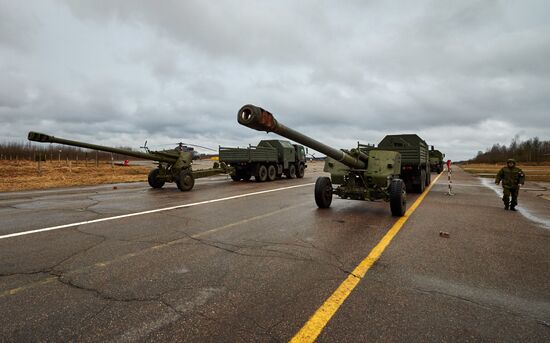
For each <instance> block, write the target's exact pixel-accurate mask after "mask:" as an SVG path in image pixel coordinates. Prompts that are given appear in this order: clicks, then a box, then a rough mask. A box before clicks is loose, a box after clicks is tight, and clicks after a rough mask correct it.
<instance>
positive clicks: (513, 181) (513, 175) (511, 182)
mask: <svg viewBox="0 0 550 343" xmlns="http://www.w3.org/2000/svg"><path fill="white" fill-rule="evenodd" d="M500 181H502V186H503V187H507V188H515V187H517V186H518V184H521V185H523V183H524V182H525V174H523V171H522V170H521V169H520V168H518V167H515V166H514V167H512V168H508V167H507V166H506V167H503V168H502V169H501V170H500V171H499V172H498V173H497V177H496V179H495V183H497V184H498V183H500Z"/></svg>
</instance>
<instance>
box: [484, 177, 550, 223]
mask: <svg viewBox="0 0 550 343" xmlns="http://www.w3.org/2000/svg"><path fill="white" fill-rule="evenodd" d="M479 180H480V182H481V184H482V185H483V186H485V187H487V188H490V189H492V190H493V191H494V192H495V193H496V194H498V196H499V198H502V188H501V186H497V185H496V184H495V183H494V182H493V180H492V179H491V180H489V179H484V178H480V179H479ZM517 210H518V211H519V213H521V214H522V215H523V216H524V217H525V218H527V219H528V220H530V221H532V222H534V223H536V224H538V225H539V226H542V227H543V228H545V229H548V230H550V218H543V217H541V216H540V215H538V214H537V213H535V212H533V211H530V210H528V209H527V208H525V207H524V206H523V205H518V207H517Z"/></svg>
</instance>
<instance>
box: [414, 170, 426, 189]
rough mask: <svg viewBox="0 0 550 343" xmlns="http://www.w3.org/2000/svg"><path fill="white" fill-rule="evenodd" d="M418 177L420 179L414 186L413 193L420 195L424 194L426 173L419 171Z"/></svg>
mask: <svg viewBox="0 0 550 343" xmlns="http://www.w3.org/2000/svg"><path fill="white" fill-rule="evenodd" d="M418 176H419V177H420V180H419V183H418V184H417V185H414V191H415V193H422V192H424V186H426V171H425V170H421V171H420V174H418Z"/></svg>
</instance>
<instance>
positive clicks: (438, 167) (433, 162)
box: [430, 145, 445, 174]
mask: <svg viewBox="0 0 550 343" xmlns="http://www.w3.org/2000/svg"><path fill="white" fill-rule="evenodd" d="M444 157H445V154H444V153H442V152H441V151H439V150H434V146H433V145H432V146H431V149H430V170H431V171H434V172H436V173H438V174H439V173H441V172H442V171H443V158H444Z"/></svg>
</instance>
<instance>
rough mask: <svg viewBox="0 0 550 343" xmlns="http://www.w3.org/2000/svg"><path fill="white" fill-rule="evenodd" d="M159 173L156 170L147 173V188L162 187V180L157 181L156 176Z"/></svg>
mask: <svg viewBox="0 0 550 343" xmlns="http://www.w3.org/2000/svg"><path fill="white" fill-rule="evenodd" d="M159 173H160V170H159V169H158V168H156V169H152V170H151V171H150V172H149V175H148V176H147V181H148V182H149V186H151V187H152V188H162V186H164V180H162V179H159V177H158V175H159Z"/></svg>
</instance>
